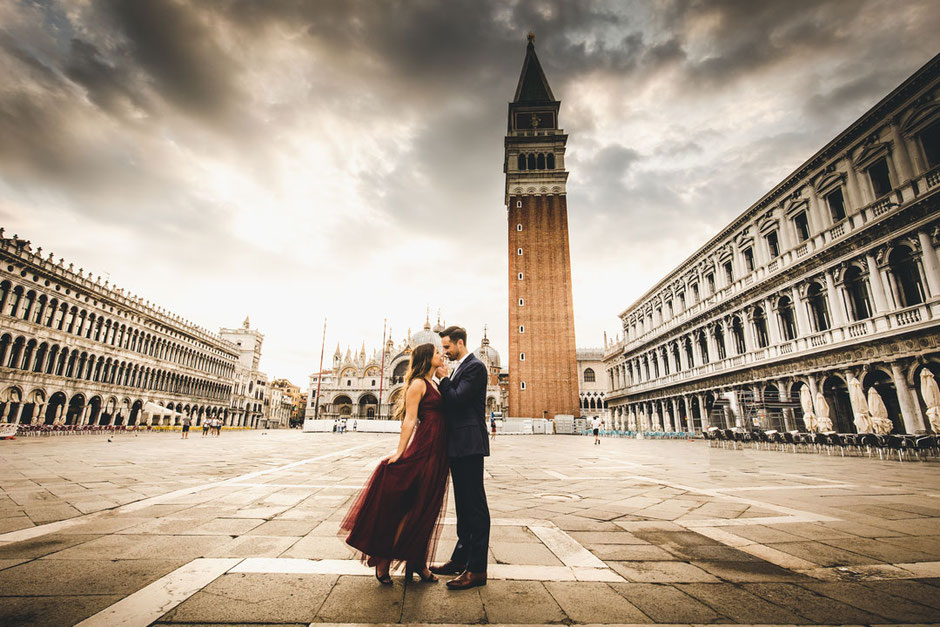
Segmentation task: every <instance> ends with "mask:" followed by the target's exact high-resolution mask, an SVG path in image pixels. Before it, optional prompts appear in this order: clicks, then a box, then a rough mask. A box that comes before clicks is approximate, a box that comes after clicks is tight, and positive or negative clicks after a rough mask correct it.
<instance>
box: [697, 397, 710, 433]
mask: <svg viewBox="0 0 940 627" xmlns="http://www.w3.org/2000/svg"><path fill="white" fill-rule="evenodd" d="M695 398H696V399H697V400H698V415H699V419H700V420H701V422H702V429H703V430H705V429H708V427H710V426H711V421H710V420H709V419H708V412H707V411H706V410H705V395H704V394H696V395H695Z"/></svg>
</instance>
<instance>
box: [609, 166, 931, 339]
mask: <svg viewBox="0 0 940 627" xmlns="http://www.w3.org/2000/svg"><path fill="white" fill-rule="evenodd" d="M938 187H940V168H935V169H933V170H930V171H928V172H927V173H926V174H924V175H923V176H921V177H919V178H917V179H913V180H911V181H908V182H907V183H906V184H904V185H902V186H901V187H899V188H897V189H895V190H893V191H892V192H890V193H889V194H887V195H885V196H883V197H881V198H879V199H877V200H876V201H874V202H872V203H869V204H868V205H865V206H864V207H862V208H861V210H859V211H857V212H855V213H853V214H852V215H849V216H846V218H845V219H843V220H841V221H840V222H838V223H836V224H833V225H831V226H829V227H827V228H825V229H823V230H821V231H820V232H818V233H816V234H814V235H813V236H812V237H810V238H809V239H807V240H806V241H805V242H801V243H800V244H799V245H797V246H795V247H793V248H790V249H789V250H786V251H783V252H782V253H781V254H780V255H779V256H778V257H776V258H775V259H773V260H771V261H770V262H769V263H767V264H765V265H762V266H759V267H757V268H755V269H754V271H753V272H749V273H748V274H746V275H743V276H741V277H739V278H738V279H737V280H735V281H734V282H733V283H731V284H730V285H727V286H725V287H723V288H721V289H718V290H716V291H715V293H714V294H711V295H709V296H706V297H703V298H702V299H701V300H700V301H699V302H698V303H696V304H694V305H690V306H689V307H687V308H686V309H685V310H684V311H682V312H681V313H678V314H676V315H674V316H673V317H672V318H670V319H669V320H667V321H665V322H663V323H662V324H660V325H658V326H656V327H655V328H653V329H651V330H649V331H646V332H645V333H643V334H642V335H638V336H637V337H635V338H631V339H624V340H623V342H622V351H623V352H624V353H630V352H633V351H634V350H635V349H638V348H640V347H642V346H644V345H646V344H648V343H650V342H651V341H654V340H655V339H656V338H658V337H660V336H661V335H664V334H666V333H668V332H670V331H672V330H674V329H676V328H679V327H682V326H683V325H685V324H686V323H688V322H690V321H692V320H694V319H696V318H698V317H699V316H702V315H704V314H706V313H707V312H708V311H709V310H711V309H712V308H713V307H716V306H717V305H719V304H721V303H723V302H725V301H727V300H729V299H731V298H733V297H735V296H737V295H739V294H741V293H742V292H745V291H749V290H754V289H755V288H759V286H760V284H761V283H763V282H764V281H765V280H767V279H769V278H771V277H773V276H775V275H778V274H780V273H782V272H784V271H785V270H788V269H792V268H793V267H794V266H797V265H798V264H801V263H804V262H806V261H808V260H810V259H811V258H812V257H813V256H814V254H815V253H818V252H820V251H822V250H823V249H825V248H828V247H829V246H830V245H832V244H834V243H836V242H838V241H839V240H843V239H845V238H848V237H850V236H851V235H852V234H854V233H857V232H858V231H861V230H863V229H868V228H871V227H873V226H874V225H875V224H876V223H879V222H882V221H883V220H885V219H887V217H888V216H890V215H892V214H894V213H896V212H897V211H899V210H900V209H902V208H903V207H905V206H906V205H908V204H909V203H910V202H912V201H914V200H917V199H920V198H922V197H923V196H925V195H926V194H928V193H931V194H932V193H935V192H936V189H937V188H938ZM624 315H626V314H624ZM621 317H623V316H621ZM610 348H612V347H609V348H608V354H610V353H611V351H610Z"/></svg>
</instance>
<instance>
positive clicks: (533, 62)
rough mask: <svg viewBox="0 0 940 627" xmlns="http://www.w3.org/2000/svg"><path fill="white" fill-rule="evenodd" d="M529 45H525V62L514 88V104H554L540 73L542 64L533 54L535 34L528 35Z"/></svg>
mask: <svg viewBox="0 0 940 627" xmlns="http://www.w3.org/2000/svg"><path fill="white" fill-rule="evenodd" d="M528 40H529V43H528V44H527V45H526V51H525V61H523V62H522V73H521V74H519V84H518V85H517V86H516V95H515V97H513V99H512V101H513V102H514V103H549V102H555V96H554V95H553V94H552V88H551V87H549V86H548V79H546V78H545V72H543V71H542V64H541V63H539V58H538V56H537V55H536V54H535V33H533V32H530V33H529V35H528Z"/></svg>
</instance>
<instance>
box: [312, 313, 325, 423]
mask: <svg viewBox="0 0 940 627" xmlns="http://www.w3.org/2000/svg"><path fill="white" fill-rule="evenodd" d="M325 349H326V316H324V317H323V339H322V340H321V342H320V368H319V369H318V370H317V396H316V398H314V399H313V419H314V420H317V419H318V418H319V417H320V382H321V381H322V380H323V352H324V350H325Z"/></svg>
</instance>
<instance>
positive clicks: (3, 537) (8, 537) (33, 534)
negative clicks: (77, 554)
mask: <svg viewBox="0 0 940 627" xmlns="http://www.w3.org/2000/svg"><path fill="white" fill-rule="evenodd" d="M375 444H376V443H375V442H366V443H365V444H360V445H359V446H354V447H352V448H347V449H342V450H340V451H334V452H332V453H326V454H324V455H319V456H317V457H309V458H307V459H301V460H298V461H295V462H290V463H288V464H284V465H281V466H277V467H275V468H267V469H265V470H257V471H254V472H249V473H246V474H244V475H241V476H238V477H232V478H231V479H223V480H222V481H213V482H210V483H205V484H202V485H198V486H193V487H189V488H182V489H180V490H174V491H173V492H167V493H166V494H160V495H157V496H151V497H148V498H145V499H141V500H139V501H134V502H131V503H126V504H124V505H120V506H118V507H115V508H111V509H106V510H101V511H98V512H93V513H91V514H84V515H81V516H76V517H74V518H68V519H66V520H59V521H56V522H51V523H46V524H43V525H36V526H35V527H28V528H26V529H19V530H17V531H9V532H7V533H3V534H0V546H4V545H7V544H11V543H13V542H22V541H24V540H32V539H33V538H38V537H39V536H44V535H47V534H50V533H55V532H57V531H61V530H63V529H68V528H70V527H74V526H76V525H80V524H84V523H87V522H91V521H94V520H97V519H98V518H101V517H102V516H105V515H108V514H126V513H128V512H135V511H138V510H141V509H144V508H146V507H150V506H151V505H157V504H160V503H163V502H164V501H168V500H171V499H174V498H177V497H180V496H188V495H190V494H195V493H196V492H202V491H203V490H208V489H210V488H218V487H222V486H231V485H237V484H238V482H240V481H246V480H250V479H255V478H257V477H262V476H264V475H267V474H271V473H274V472H281V471H283V470H289V469H291V468H296V467H297V466H301V465H303V464H309V463H312V462H316V461H321V460H324V459H329V458H331V457H336V456H338V455H342V456H346V455H348V454H349V453H351V452H352V451H355V450H358V449H361V448H365V447H367V446H375Z"/></svg>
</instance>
